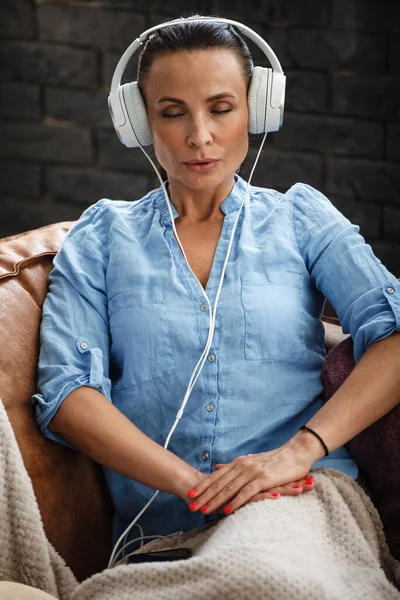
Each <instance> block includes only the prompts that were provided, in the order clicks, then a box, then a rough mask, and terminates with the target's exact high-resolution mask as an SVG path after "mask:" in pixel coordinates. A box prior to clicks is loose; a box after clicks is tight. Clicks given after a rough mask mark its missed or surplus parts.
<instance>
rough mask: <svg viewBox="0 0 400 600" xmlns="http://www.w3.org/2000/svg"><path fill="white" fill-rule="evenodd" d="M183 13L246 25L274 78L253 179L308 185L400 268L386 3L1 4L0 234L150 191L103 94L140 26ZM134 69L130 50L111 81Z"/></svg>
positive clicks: (398, 176)
mask: <svg viewBox="0 0 400 600" xmlns="http://www.w3.org/2000/svg"><path fill="white" fill-rule="evenodd" d="M191 12H200V13H204V14H218V15H219V16H223V17H228V18H232V19H237V20H240V21H242V22H243V23H245V24H247V25H248V26H250V27H252V28H253V29H255V30H256V31H257V32H258V33H259V34H260V35H261V36H263V37H264V38H265V39H266V40H267V42H268V43H269V44H270V45H271V47H272V48H273V50H274V51H275V52H276V54H277V56H278V58H279V60H280V62H281V64H282V67H283V69H284V71H285V74H286V75H287V94H286V106H285V120H284V126H283V127H282V129H281V131H280V132H277V133H275V134H270V135H269V136H267V139H266V142H265V146H264V149H263V152H262V155H261V157H260V161H259V164H258V165H257V167H256V170H255V173H254V175H253V180H252V182H253V183H254V184H255V185H264V186H267V187H274V188H276V189H278V190H280V191H286V190H287V189H288V187H290V186H291V185H292V184H293V183H295V182H296V181H303V182H306V183H309V184H310V185H313V186H315V187H316V188H318V189H320V190H321V191H322V192H324V193H325V194H326V195H327V196H328V197H329V198H330V199H331V200H332V202H333V203H334V204H335V205H336V206H337V207H338V208H339V210H341V211H342V212H343V213H344V214H345V215H346V216H348V218H350V219H351V220H352V221H353V222H355V223H357V224H358V225H360V228H361V233H362V234H363V235H364V237H365V238H366V240H367V241H368V242H369V243H370V244H371V245H372V247H373V249H374V252H375V253H376V254H377V256H379V258H381V260H382V261H383V262H384V264H385V265H386V266H387V267H388V268H389V269H390V270H391V271H393V272H394V273H395V274H396V275H397V276H400V143H399V135H400V36H399V33H400V1H399V0H392V1H391V0H264V1H263V2H260V1H259V0H247V2H242V1H239V0H229V1H228V0H199V1H198V2H194V1H193V2H190V0H185V1H184V0H146V1H144V0H115V1H112V0H109V1H101V0H100V1H90V0H87V1H83V0H82V1H77V0H64V1H63V0H50V1H49V0H36V1H34V0H2V1H1V3H0V36H1V43H0V78H1V95H0V120H1V135H0V157H1V159H2V166H1V172H2V173H1V179H0V193H1V219H0V238H1V237H4V236H7V235H12V234H14V233H19V232H22V231H25V230H27V229H33V228H35V227H40V226H41V225H45V224H47V223H51V222H57V221H63V220H74V219H77V218H78V217H79V216H80V214H81V213H82V211H83V210H84V209H85V208H86V207H87V206H89V205H90V204H92V203H93V202H96V201H97V200H98V199H100V198H102V197H110V198H114V199H125V200H133V201H134V200H137V199H139V198H140V197H141V196H143V195H144V194H145V193H146V192H147V191H148V190H150V189H152V188H154V187H158V185H159V184H158V179H157V178H156V176H155V174H154V172H153V170H152V167H151V165H150V164H149V163H148V161H147V159H146V158H145V157H144V155H143V154H142V152H141V151H140V150H139V149H128V148H125V147H124V146H123V145H122V144H121V143H120V142H119V140H118V138H117V136H116V134H115V132H114V130H113V127H112V123H111V119H110V117H109V114H108V109H107V95H108V91H109V86H110V82H111V77H112V74H113V71H114V68H115V66H116V64H117V62H118V60H119V58H120V56H121V54H122V52H123V51H124V50H125V49H126V47H127V46H128V45H129V44H130V43H131V42H132V41H133V39H134V38H135V37H137V35H138V34H139V33H141V32H142V31H144V30H145V29H147V28H148V27H151V26H152V25H155V24H157V23H159V22H161V21H162V20H164V19H165V17H168V16H171V17H177V16H181V15H187V14H190V13H191ZM246 41H248V40H246ZM248 43H249V46H250V49H251V51H252V52H253V55H254V58H255V62H256V64H261V65H263V66H267V65H268V63H267V61H266V59H265V58H264V57H263V55H262V54H261V52H260V50H259V49H258V48H257V47H255V46H254V45H253V44H252V43H251V42H248ZM135 70H136V60H135V59H132V60H131V62H130V64H129V65H128V68H127V71H126V74H125V76H124V82H125V81H129V80H133V79H135ZM261 139H262V136H251V147H252V150H251V151H250V153H249V161H248V162H249V165H251V164H252V162H253V160H254V158H255V155H256V149H257V148H258V146H259V143H260V142H261ZM249 172H250V168H249V169H248V173H249Z"/></svg>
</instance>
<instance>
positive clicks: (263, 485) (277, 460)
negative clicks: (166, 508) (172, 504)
mask: <svg viewBox="0 0 400 600" xmlns="http://www.w3.org/2000/svg"><path fill="white" fill-rule="evenodd" d="M311 465H312V461H311V460H310V458H309V457H308V455H307V453H298V452H296V451H295V450H294V449H293V447H291V446H290V445H285V446H282V447H280V448H277V449H275V450H272V451H270V452H262V453H260V454H248V455H247V456H239V457H238V458H235V460H233V461H232V462H231V463H228V464H226V465H217V468H216V471H214V472H213V473H211V474H210V475H209V476H208V477H206V478H205V479H203V480H202V481H200V483H199V484H198V485H196V487H195V488H194V490H193V489H192V490H190V492H188V496H189V497H190V498H191V504H190V507H191V510H193V511H199V510H201V512H202V513H203V514H206V515H208V514H210V513H212V512H216V511H217V509H220V508H221V507H224V512H225V513H226V514H230V513H231V512H234V511H235V510H237V509H238V508H240V507H241V506H244V505H245V504H247V503H249V502H257V501H258V500H262V499H265V498H274V496H271V494H272V493H281V492H280V491H279V489H278V488H280V487H281V486H285V488H283V489H282V492H283V493H285V492H287V484H290V485H295V483H293V482H296V481H299V483H300V485H304V484H305V488H303V489H304V490H305V491H309V490H308V489H306V488H307V487H309V486H308V484H307V480H304V479H303V478H304V477H305V476H306V475H307V474H308V472H309V470H310V468H311ZM292 489H293V488H292ZM296 489H299V490H300V493H301V491H303V489H301V488H296ZM311 489H312V487H311ZM293 491H294V489H293ZM297 493H299V492H297ZM195 503H196V504H195ZM218 512H221V511H218Z"/></svg>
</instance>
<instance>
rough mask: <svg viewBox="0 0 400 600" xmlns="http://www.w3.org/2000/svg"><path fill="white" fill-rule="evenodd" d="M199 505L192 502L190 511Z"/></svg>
mask: <svg viewBox="0 0 400 600" xmlns="http://www.w3.org/2000/svg"><path fill="white" fill-rule="evenodd" d="M197 505H198V502H192V504H189V508H190V510H194V509H195V508H196V506H197Z"/></svg>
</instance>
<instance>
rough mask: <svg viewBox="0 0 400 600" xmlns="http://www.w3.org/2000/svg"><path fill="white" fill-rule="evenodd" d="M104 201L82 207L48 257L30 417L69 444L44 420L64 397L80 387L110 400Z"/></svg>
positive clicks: (58, 440) (57, 438)
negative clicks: (32, 416) (83, 208)
mask: <svg viewBox="0 0 400 600" xmlns="http://www.w3.org/2000/svg"><path fill="white" fill-rule="evenodd" d="M105 202H106V200H104V199H103V200H99V201H98V202H97V203H96V204H93V205H92V206H90V207H89V208H87V209H86V210H85V211H84V212H83V213H82V215H81V216H80V218H79V220H78V221H77V222H76V223H75V224H74V225H73V227H72V228H71V229H70V230H69V231H68V233H67V234H66V236H65V238H64V240H63V243H62V245H61V247H60V249H59V251H58V252H57V254H56V255H55V257H54V260H53V269H52V270H51V271H50V273H49V288H48V292H47V295H46V298H45V300H44V303H43V307H42V317H41V324H40V351H39V361H38V379H37V393H35V394H34V395H33V396H32V404H33V406H34V409H35V415H36V421H37V423H38V426H39V428H40V430H41V432H42V433H43V435H44V436H46V437H48V438H49V439H52V440H54V441H56V442H59V443H61V444H63V445H65V446H68V447H70V448H74V446H73V445H72V444H70V443H69V442H68V441H67V440H65V439H64V438H63V437H62V436H60V435H57V434H55V433H53V432H52V431H50V429H49V424H50V422H51V420H52V418H53V417H54V415H55V414H56V412H57V410H58V409H59V407H60V405H61V403H62V401H63V400H64V398H65V397H66V396H67V395H68V394H69V393H70V392H72V391H73V390H75V389H76V388H78V387H80V386H88V387H92V388H94V389H96V390H98V391H99V392H101V393H102V394H103V395H104V396H105V397H106V398H107V399H108V400H110V401H111V393H110V392H111V381H110V379H109V347H110V341H109V338H110V336H109V326H108V311H107V287H106V268H107V263H108V253H107V240H106V237H107V236H106V231H105V227H104V224H103V221H102V214H103V211H104V210H105Z"/></svg>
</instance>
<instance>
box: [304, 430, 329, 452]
mask: <svg viewBox="0 0 400 600" xmlns="http://www.w3.org/2000/svg"><path fill="white" fill-rule="evenodd" d="M301 429H306V430H307V431H310V432H311V433H313V434H314V435H315V436H316V437H317V438H318V439H319V441H320V442H321V444H322V445H323V447H324V449H325V456H328V455H329V452H328V448H327V447H326V444H325V442H324V440H323V439H322V437H321V436H319V435H318V433H316V432H315V431H314V430H313V429H310V427H307V425H302V426H301V427H300V429H299V431H300V430H301Z"/></svg>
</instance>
